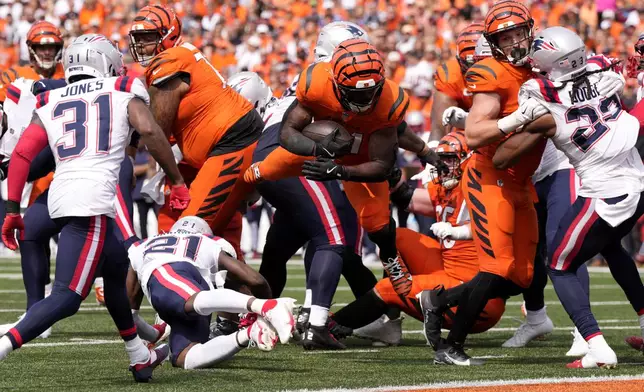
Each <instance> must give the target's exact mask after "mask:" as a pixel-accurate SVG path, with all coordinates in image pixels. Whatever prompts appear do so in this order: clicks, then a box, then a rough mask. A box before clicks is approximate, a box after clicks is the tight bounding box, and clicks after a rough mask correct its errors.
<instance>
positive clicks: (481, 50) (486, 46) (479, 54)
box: [474, 35, 492, 62]
mask: <svg viewBox="0 0 644 392" xmlns="http://www.w3.org/2000/svg"><path fill="white" fill-rule="evenodd" d="M487 57H492V48H491V47H490V43H489V42H487V40H486V39H485V37H484V36H482V35H481V37H479V40H478V41H476V47H475V48H474V62H477V61H481V60H483V59H484V58H487Z"/></svg>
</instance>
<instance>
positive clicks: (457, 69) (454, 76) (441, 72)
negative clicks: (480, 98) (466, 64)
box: [434, 59, 472, 110]
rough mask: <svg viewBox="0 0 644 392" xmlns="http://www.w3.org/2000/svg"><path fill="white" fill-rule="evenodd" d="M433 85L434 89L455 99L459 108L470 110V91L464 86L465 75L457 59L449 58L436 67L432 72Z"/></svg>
mask: <svg viewBox="0 0 644 392" xmlns="http://www.w3.org/2000/svg"><path fill="white" fill-rule="evenodd" d="M434 86H435V87H436V90H438V91H440V92H441V93H443V94H445V95H447V96H448V97H450V98H452V99H453V100H455V101H456V102H457V104H458V107H459V108H461V109H463V110H470V108H471V107H472V93H471V92H470V91H468V90H467V88H466V87H465V77H464V76H463V74H462V73H461V66H460V65H459V64H458V60H456V59H451V60H449V61H447V62H445V63H443V64H441V65H440V67H438V70H437V71H436V73H435V74H434Z"/></svg>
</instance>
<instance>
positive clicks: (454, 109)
mask: <svg viewBox="0 0 644 392" xmlns="http://www.w3.org/2000/svg"><path fill="white" fill-rule="evenodd" d="M468 114H469V113H468V112H466V111H465V110H463V109H461V108H459V107H458V106H450V107H448V108H447V109H445V111H444V112H443V126H445V125H451V126H453V127H456V128H461V129H465V119H467V115H468Z"/></svg>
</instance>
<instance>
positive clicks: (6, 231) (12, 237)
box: [2, 213, 25, 250]
mask: <svg viewBox="0 0 644 392" xmlns="http://www.w3.org/2000/svg"><path fill="white" fill-rule="evenodd" d="M16 230H18V238H20V239H21V240H22V239H24V236H25V224H24V222H23V221H22V216H21V215H20V214H17V213H8V214H7V216H6V217H5V218H4V224H3V225H2V242H4V245H5V246H6V247H7V248H9V249H11V250H16V249H18V242H17V241H16Z"/></svg>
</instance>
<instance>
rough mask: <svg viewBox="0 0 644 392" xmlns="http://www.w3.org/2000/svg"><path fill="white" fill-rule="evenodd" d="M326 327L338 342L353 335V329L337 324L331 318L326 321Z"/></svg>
mask: <svg viewBox="0 0 644 392" xmlns="http://www.w3.org/2000/svg"><path fill="white" fill-rule="evenodd" d="M326 327H327V328H328V329H329V332H330V333H331V335H333V337H334V338H336V340H340V339H346V338H347V337H349V336H351V335H353V329H352V328H349V327H345V326H344V325H340V324H338V323H336V322H335V320H333V319H332V318H331V317H329V318H328V319H327V320H326Z"/></svg>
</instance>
